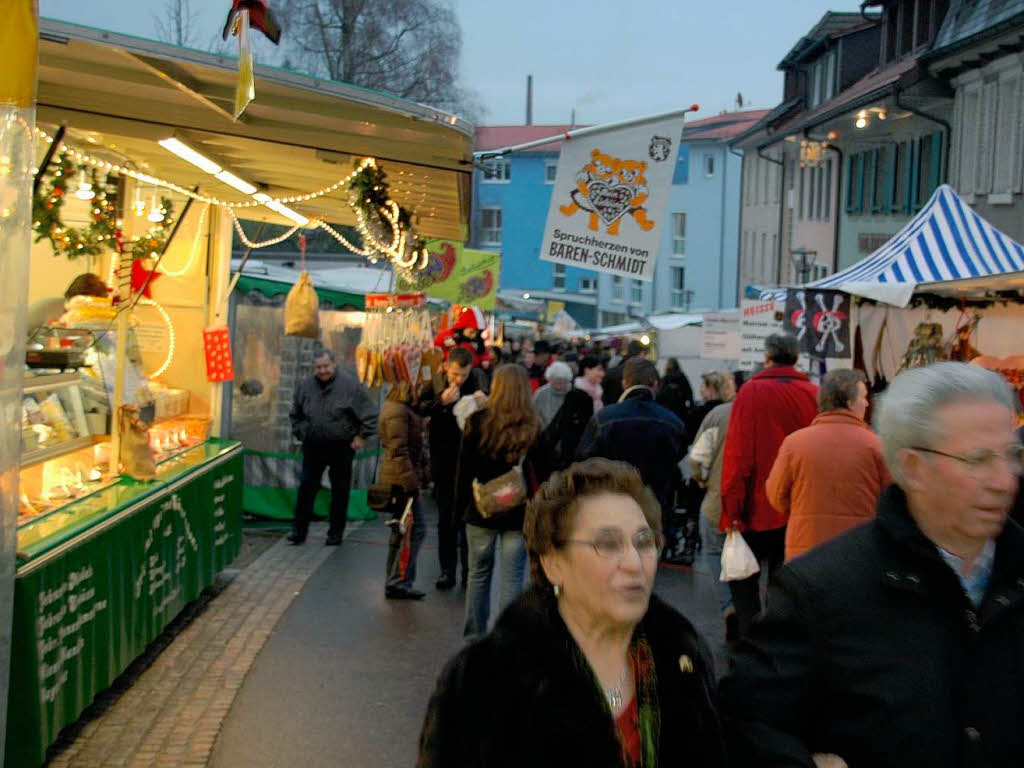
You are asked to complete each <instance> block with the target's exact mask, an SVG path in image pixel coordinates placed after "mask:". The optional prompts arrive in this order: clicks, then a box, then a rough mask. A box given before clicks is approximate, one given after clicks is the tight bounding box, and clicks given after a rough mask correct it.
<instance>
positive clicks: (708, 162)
mask: <svg viewBox="0 0 1024 768" xmlns="http://www.w3.org/2000/svg"><path fill="white" fill-rule="evenodd" d="M704 175H705V176H706V177H707V178H709V179H710V178H711V177H712V176H714V175H715V156H714V155H712V154H711V153H710V152H709V153H708V154H706V155H704Z"/></svg>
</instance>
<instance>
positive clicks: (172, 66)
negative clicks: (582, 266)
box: [36, 19, 473, 240]
mask: <svg viewBox="0 0 1024 768" xmlns="http://www.w3.org/2000/svg"><path fill="white" fill-rule="evenodd" d="M255 75H256V99H255V101H253V102H252V103H251V104H250V105H249V107H248V108H247V109H246V111H245V113H244V114H243V115H242V117H241V118H240V119H239V120H238V121H235V120H233V119H232V108H233V104H234V92H235V81H236V78H237V61H236V60H235V59H233V58H229V57H225V56H218V55H216V54H212V53H207V52H204V51H196V50H192V49H188V48H181V47H178V46H173V45H168V44H166V43H160V42H156V41H153V40H146V39H143V38H138V37H132V36H129V35H121V34H116V33H113V32H106V31H103V30H99V29H93V28H90V27H84V26H79V25H76V24H68V23H66V22H62V21H56V20H53V19H42V20H41V21H40V44H39V89H38V106H37V111H36V119H37V122H38V124H39V126H40V127H41V128H43V129H44V130H46V131H47V132H48V133H50V134H51V135H52V134H54V133H55V132H56V127H57V126H60V125H64V126H67V135H66V136H65V141H66V142H67V143H68V144H70V145H73V146H75V147H77V148H79V149H82V150H83V151H88V153H89V154H90V155H93V156H95V157H97V158H101V159H103V160H106V161H107V162H111V163H116V164H121V165H126V166H129V167H133V168H135V169H136V170H138V171H139V172H142V173H146V174H150V175H152V176H155V177H159V178H162V179H166V180H167V181H170V182H173V183H175V184H177V185H179V186H181V187H185V188H191V187H193V186H194V185H195V184H197V183H198V184H202V187H201V189H200V191H201V192H203V193H208V194H212V195H214V196H216V197H218V198H220V199H222V200H225V201H231V202H242V201H247V200H250V199H251V198H249V197H248V196H247V195H244V194H242V193H240V192H238V191H236V190H235V189H233V188H232V187H230V186H227V185H226V184H224V183H222V182H221V181H219V180H215V179H213V177H212V176H208V175H206V174H205V173H203V172H202V171H199V170H198V169H197V168H196V167H195V166H193V165H191V164H190V163H188V162H186V161H185V160H182V159H181V158H179V157H178V156H176V155H173V154H171V153H170V152H168V151H167V150H165V149H164V148H163V147H161V146H160V145H159V144H157V142H158V141H160V140H161V139H166V138H170V137H175V138H178V139H180V140H182V141H184V142H186V143H187V144H188V145H189V146H191V147H192V148H193V149H195V150H197V151H199V152H200V153H202V154H203V155H205V156H206V157H208V158H210V159H212V160H214V161H215V162H216V163H217V164H219V165H221V167H223V168H226V169H228V170H230V171H231V172H232V173H234V174H236V175H238V176H240V177H242V178H243V179H245V180H247V181H249V182H251V183H253V184H255V185H257V186H258V187H259V188H260V190H261V191H262V192H265V193H266V194H268V195H270V196H271V197H294V196H304V195H306V194H308V193H310V192H314V191H317V190H320V189H323V188H326V187H328V186H330V185H332V184H334V183H335V182H337V181H338V180H339V179H341V178H342V177H344V176H346V175H347V174H348V173H349V172H350V171H351V170H352V168H353V163H354V162H355V161H356V160H358V159H359V158H362V157H366V156H370V157H374V158H376V159H377V160H378V161H379V164H380V165H381V167H382V168H383V169H384V171H385V172H386V173H387V175H388V181H389V183H390V184H391V194H392V197H393V198H394V199H395V201H396V202H398V203H399V204H400V205H403V206H406V207H408V208H411V209H412V210H414V211H415V212H416V214H417V216H418V224H417V228H418V230H419V232H420V233H421V234H423V235H424V236H426V237H441V238H449V239H458V240H461V239H462V237H463V234H464V233H465V231H466V229H467V225H468V216H469V189H470V177H471V170H472V141H473V127H472V126H471V125H470V124H468V123H466V122H465V121H463V120H461V119H459V118H457V117H455V116H453V115H449V114H446V113H444V112H441V111H439V110H437V109H434V108H432V107H427V106H424V105H421V104H415V103H413V102H410V101H406V100H404V99H400V98H397V97H394V96H390V95H387V94H383V93H378V92H376V91H371V90H368V89H365V88H359V87H357V86H353V85H349V84H347V83H339V82H332V81H329V80H322V79H319V78H315V77H308V76H306V75H302V74H298V73H295V72H290V71H285V70H280V69H274V68H270V67H263V66H257V67H256V68H255ZM347 195H348V190H347V189H338V190H335V191H333V192H331V193H330V194H327V195H324V196H323V197H319V198H317V199H314V200H308V201H302V202H296V203H295V204H294V206H293V207H294V209H295V210H296V211H298V212H299V213H302V214H304V215H305V216H307V217H309V218H322V219H324V220H325V221H329V222H332V223H335V224H342V225H349V226H351V225H354V224H355V221H354V214H353V212H352V210H351V209H350V208H349V206H348V204H347ZM238 215H239V216H243V217H245V218H254V219H260V220H266V221H272V222H275V223H287V220H286V219H284V218H282V217H280V216H278V215H277V214H275V213H272V212H271V211H269V210H267V209H266V208H264V207H263V206H258V207H254V208H243V209H240V210H239V211H238Z"/></svg>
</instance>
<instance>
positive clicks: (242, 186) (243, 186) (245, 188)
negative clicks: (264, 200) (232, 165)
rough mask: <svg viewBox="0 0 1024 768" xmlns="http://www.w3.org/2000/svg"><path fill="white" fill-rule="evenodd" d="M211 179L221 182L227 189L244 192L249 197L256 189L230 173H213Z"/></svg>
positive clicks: (253, 185)
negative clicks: (231, 188)
mask: <svg viewBox="0 0 1024 768" xmlns="http://www.w3.org/2000/svg"><path fill="white" fill-rule="evenodd" d="M213 177H214V178H215V179H218V180H219V181H223V182H224V183H225V184H227V185H228V186H229V187H234V188H235V189H237V190H238V191H239V192H244V193H245V194H247V195H251V194H252V193H253V192H255V191H256V190H257V189H258V187H257V186H256V185H255V184H250V183H249V182H248V181H246V180H245V179H240V178H238V177H237V176H235V174H233V173H231V171H220V172H218V173H215V174H214V175H213Z"/></svg>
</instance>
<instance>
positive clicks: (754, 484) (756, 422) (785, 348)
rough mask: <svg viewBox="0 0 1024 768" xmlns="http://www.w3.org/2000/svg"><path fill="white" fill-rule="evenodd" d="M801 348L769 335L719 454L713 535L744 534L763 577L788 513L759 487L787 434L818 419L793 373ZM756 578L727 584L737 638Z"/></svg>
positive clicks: (781, 550)
mask: <svg viewBox="0 0 1024 768" xmlns="http://www.w3.org/2000/svg"><path fill="white" fill-rule="evenodd" d="M799 354H800V348H799V345H798V343H797V340H796V337H795V336H791V335H789V334H781V333H780V334H772V335H771V336H769V337H768V338H767V339H766V340H765V349H764V357H765V369H764V370H763V371H761V372H760V373H758V374H756V375H755V376H754V377H753V378H752V379H751V380H750V381H748V382H747V383H746V384H744V385H743V388H742V389H741V390H740V391H739V393H738V394H737V395H736V399H735V400H734V401H733V406H732V412H731V413H730V414H729V429H728V431H727V432H726V438H725V452H724V453H723V454H722V518H721V520H720V521H719V529H720V530H721V531H722V532H723V533H728V532H729V531H730V530H733V529H735V530H738V531H742V532H743V538H744V539H746V542H747V544H748V545H749V546H750V549H751V550H752V551H753V552H754V556H755V557H756V558H757V559H758V561H759V562H761V563H764V564H765V565H766V566H767V571H768V574H769V577H771V575H772V574H773V573H774V572H775V570H776V569H777V568H778V567H779V566H780V565H782V561H783V559H784V558H785V554H786V521H787V519H788V513H783V512H779V511H777V510H776V509H775V508H774V507H773V506H772V505H771V503H769V501H768V496H767V494H766V493H765V483H766V482H767V480H768V475H769V474H770V473H771V471H772V466H773V465H774V464H775V459H776V457H777V456H778V455H779V448H780V447H781V445H782V441H783V440H785V439H786V436H787V435H789V434H790V433H791V432H796V431H797V430H798V429H803V428H804V427H806V426H809V425H810V423H811V422H812V421H814V417H815V416H817V415H818V388H817V387H816V386H814V385H813V384H811V382H810V381H809V380H808V378H807V377H806V376H805V375H804V374H802V373H801V372H800V371H798V370H797V369H796V368H794V367H793V366H794V365H796V361H797V357H798V356H799ZM759 577H760V574H758V573H755V574H754V575H753V576H751V577H749V578H746V579H743V580H742V581H730V582H729V590H730V591H731V592H732V600H733V605H734V606H735V608H736V618H737V620H738V623H739V631H740V634H741V635H745V634H746V633H747V630H748V629H750V624H751V622H752V621H753V620H754V617H755V616H757V614H758V613H760V612H761V585H760V578H759Z"/></svg>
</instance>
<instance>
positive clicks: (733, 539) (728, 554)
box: [719, 531, 761, 581]
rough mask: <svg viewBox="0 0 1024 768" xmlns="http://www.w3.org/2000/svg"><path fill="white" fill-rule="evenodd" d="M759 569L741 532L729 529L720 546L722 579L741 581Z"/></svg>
mask: <svg viewBox="0 0 1024 768" xmlns="http://www.w3.org/2000/svg"><path fill="white" fill-rule="evenodd" d="M760 570H761V566H760V565H758V563H757V558H756V557H754V552H753V551H752V550H751V549H750V545H748V544H747V542H746V539H744V538H743V534H742V533H740V532H739V531H729V533H728V534H727V535H726V537H725V545H724V546H723V547H722V575H721V576H720V577H719V578H720V579H721V580H722V581H742V580H743V579H745V578H747V577H748V576H753V575H754V574H755V573H757V572H758V571H760Z"/></svg>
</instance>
